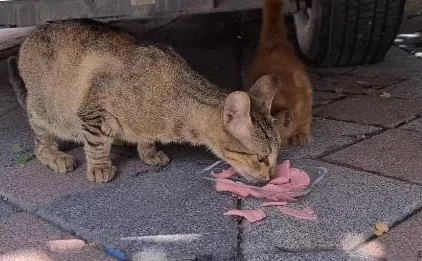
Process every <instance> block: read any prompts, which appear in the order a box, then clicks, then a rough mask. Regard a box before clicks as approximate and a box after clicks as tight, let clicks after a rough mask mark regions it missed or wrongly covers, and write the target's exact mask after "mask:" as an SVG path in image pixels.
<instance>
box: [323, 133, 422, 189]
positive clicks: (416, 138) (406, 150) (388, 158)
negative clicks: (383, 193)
mask: <svg viewBox="0 0 422 261" xmlns="http://www.w3.org/2000/svg"><path fill="white" fill-rule="evenodd" d="M421 148H422V134H421V133H418V132H414V131H406V130H395V129H394V130H389V131H386V132H384V133H382V134H379V135H377V136H375V137H373V138H370V139H368V140H364V141H362V142H360V143H357V144H355V145H352V146H350V147H348V148H346V149H343V150H341V151H338V152H336V153H334V154H332V155H329V156H327V157H326V159H327V160H330V161H333V162H337V163H341V164H347V165H350V166H354V167H357V168H361V169H365V170H369V171H374V172H378V173H381V174H382V175H385V176H389V177H395V178H399V179H403V180H406V181H410V182H415V183H419V184H422V175H421V169H422V153H421Z"/></svg>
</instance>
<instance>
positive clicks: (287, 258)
mask: <svg viewBox="0 0 422 261" xmlns="http://www.w3.org/2000/svg"><path fill="white" fill-rule="evenodd" d="M243 260H245V261H376V259H374V258H371V257H367V256H359V255H356V254H346V253H344V252H335V251H321V252H303V253H288V252H281V251H280V252H276V253H259V254H250V255H246V256H245V257H244V259H243Z"/></svg>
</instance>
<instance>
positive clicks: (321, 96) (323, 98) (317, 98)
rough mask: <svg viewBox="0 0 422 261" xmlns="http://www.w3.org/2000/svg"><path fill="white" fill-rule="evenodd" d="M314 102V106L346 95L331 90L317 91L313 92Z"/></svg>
mask: <svg viewBox="0 0 422 261" xmlns="http://www.w3.org/2000/svg"><path fill="white" fill-rule="evenodd" d="M313 95H314V96H313V104H314V106H319V105H324V104H328V103H330V102H332V101H334V100H338V99H340V98H342V97H344V96H345V95H343V94H338V93H331V92H319V91H315V92H314V94H313Z"/></svg>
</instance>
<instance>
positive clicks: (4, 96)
mask: <svg viewBox="0 0 422 261" xmlns="http://www.w3.org/2000/svg"><path fill="white" fill-rule="evenodd" d="M0 46H1V43H0ZM0 49H1V47H0ZM0 75H2V77H0V115H2V114H3V113H5V112H7V111H9V110H11V109H13V108H14V107H16V106H17V105H18V104H17V102H16V98H15V93H14V92H13V90H12V87H11V86H10V84H9V79H8V77H7V63H6V60H0ZM0 125H2V124H0Z"/></svg>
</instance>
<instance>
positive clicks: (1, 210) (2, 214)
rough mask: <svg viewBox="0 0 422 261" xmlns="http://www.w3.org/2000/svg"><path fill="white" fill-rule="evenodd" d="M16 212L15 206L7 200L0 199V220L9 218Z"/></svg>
mask: <svg viewBox="0 0 422 261" xmlns="http://www.w3.org/2000/svg"><path fill="white" fill-rule="evenodd" d="M14 213H16V212H15V211H14V209H13V207H12V206H11V205H10V204H9V203H7V202H6V201H4V200H2V199H0V222H1V221H2V220H4V219H7V218H8V217H9V216H10V215H12V214H14Z"/></svg>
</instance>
